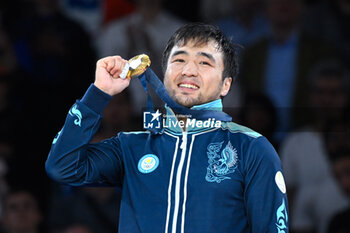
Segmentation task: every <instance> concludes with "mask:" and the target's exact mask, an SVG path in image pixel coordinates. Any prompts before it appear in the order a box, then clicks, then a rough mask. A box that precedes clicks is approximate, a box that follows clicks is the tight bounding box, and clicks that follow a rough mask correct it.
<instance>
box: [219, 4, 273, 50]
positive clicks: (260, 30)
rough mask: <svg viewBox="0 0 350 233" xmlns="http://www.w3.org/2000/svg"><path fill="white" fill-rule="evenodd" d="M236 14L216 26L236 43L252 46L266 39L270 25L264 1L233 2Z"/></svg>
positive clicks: (220, 21) (233, 13)
mask: <svg viewBox="0 0 350 233" xmlns="http://www.w3.org/2000/svg"><path fill="white" fill-rule="evenodd" d="M231 1H232V5H233V9H234V12H232V15H231V16H230V17H228V18H221V19H219V20H218V21H217V22H216V24H217V25H218V26H219V27H220V29H221V30H222V31H223V32H224V34H225V35H226V36H227V37H229V38H232V41H233V42H234V43H238V44H240V45H243V46H248V45H252V44H253V43H256V42H257V41H258V40H260V39H262V38H264V37H266V36H267V35H268V32H269V23H268V21H267V19H266V17H265V16H264V12H263V11H262V10H263V3H264V1H263V0H231Z"/></svg>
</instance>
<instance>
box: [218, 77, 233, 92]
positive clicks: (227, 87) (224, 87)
mask: <svg viewBox="0 0 350 233" xmlns="http://www.w3.org/2000/svg"><path fill="white" fill-rule="evenodd" d="M231 83H232V78H231V77H226V78H225V79H224V81H223V82H222V90H221V93H220V95H221V96H222V97H224V96H226V95H227V93H228V92H229V90H230V87H231Z"/></svg>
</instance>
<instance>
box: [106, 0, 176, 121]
mask: <svg viewBox="0 0 350 233" xmlns="http://www.w3.org/2000/svg"><path fill="white" fill-rule="evenodd" d="M162 1H163V0H137V1H136V12H134V13H132V14H130V15H128V16H126V17H123V18H120V19H118V20H116V21H115V22H111V23H110V24H108V25H107V26H106V27H105V29H104V30H103V32H102V34H101V37H100V40H99V56H100V57H105V56H111V55H115V54H118V55H120V56H121V57H123V58H125V59H130V58H132V57H133V56H135V55H138V54H141V53H145V54H147V55H149V57H150V59H151V62H152V64H151V68H152V70H153V71H154V72H155V73H156V74H157V75H158V76H159V77H160V78H161V77H162V69H161V57H162V52H163V49H164V48H165V45H166V43H167V41H168V38H169V37H170V36H171V35H172V33H173V32H175V30H176V29H177V28H178V27H180V26H181V25H182V21H181V20H179V19H177V18H175V17H173V16H172V15H170V14H169V13H167V12H166V11H165V10H164V8H163V6H162ZM129 90H130V94H131V99H132V106H133V112H134V113H135V114H137V115H139V114H140V113H141V110H142V108H143V107H145V106H146V98H147V95H146V94H145V92H144V89H143V87H142V85H141V84H140V82H139V80H137V79H132V80H131V83H130V86H129ZM151 93H152V92H151Z"/></svg>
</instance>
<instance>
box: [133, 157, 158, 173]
mask: <svg viewBox="0 0 350 233" xmlns="http://www.w3.org/2000/svg"><path fill="white" fill-rule="evenodd" d="M158 165H159V159H158V157H157V156H156V155H154V154H147V155H144V156H142V158H141V159H140V160H139V163H138V165H137V168H138V169H139V171H140V172H142V173H150V172H153V171H154V170H156V168H157V167H158Z"/></svg>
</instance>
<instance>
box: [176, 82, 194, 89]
mask: <svg viewBox="0 0 350 233" xmlns="http://www.w3.org/2000/svg"><path fill="white" fill-rule="evenodd" d="M179 87H185V88H191V89H198V87H197V86H195V85H192V84H188V83H181V84H180V85H179Z"/></svg>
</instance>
